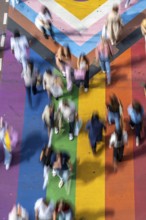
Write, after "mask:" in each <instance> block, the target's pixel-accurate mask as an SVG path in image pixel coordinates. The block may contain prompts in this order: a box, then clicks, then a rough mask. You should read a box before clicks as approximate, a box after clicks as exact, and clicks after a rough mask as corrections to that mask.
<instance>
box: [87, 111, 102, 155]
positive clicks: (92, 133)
mask: <svg viewBox="0 0 146 220" xmlns="http://www.w3.org/2000/svg"><path fill="white" fill-rule="evenodd" d="M86 130H87V131H88V137H89V141H90V145H91V148H92V152H93V154H96V145H97V144H98V143H100V142H101V141H102V140H103V130H106V126H105V125H104V123H103V122H102V121H101V119H100V118H99V115H98V114H97V113H93V114H92V117H91V120H90V121H88V122H87V124H86Z"/></svg>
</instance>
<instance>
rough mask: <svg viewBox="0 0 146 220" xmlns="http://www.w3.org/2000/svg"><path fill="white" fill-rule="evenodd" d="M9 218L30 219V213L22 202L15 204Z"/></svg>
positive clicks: (11, 219) (12, 219) (14, 219)
mask: <svg viewBox="0 0 146 220" xmlns="http://www.w3.org/2000/svg"><path fill="white" fill-rule="evenodd" d="M8 220H29V216H28V213H27V211H26V209H24V208H23V207H22V206H21V205H20V204H18V205H14V206H13V208H12V210H11V212H10V213H9V216H8Z"/></svg>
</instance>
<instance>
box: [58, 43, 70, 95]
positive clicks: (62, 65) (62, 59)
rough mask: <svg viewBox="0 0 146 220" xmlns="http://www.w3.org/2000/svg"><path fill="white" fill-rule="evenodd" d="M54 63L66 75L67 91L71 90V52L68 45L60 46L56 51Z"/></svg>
mask: <svg viewBox="0 0 146 220" xmlns="http://www.w3.org/2000/svg"><path fill="white" fill-rule="evenodd" d="M56 65H57V67H58V68H59V70H60V72H61V73H62V74H63V76H64V77H66V83H67V91H69V92H70V91H71V90H72V87H73V82H72V78H71V52H70V48H69V46H68V45H65V46H60V47H59V49H58V51H57V53H56Z"/></svg>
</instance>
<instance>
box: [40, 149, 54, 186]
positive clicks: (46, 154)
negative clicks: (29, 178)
mask: <svg viewBox="0 0 146 220" xmlns="http://www.w3.org/2000/svg"><path fill="white" fill-rule="evenodd" d="M52 153H53V150H52V148H51V147H49V148H48V146H45V147H44V148H43V149H42V151H41V155H40V161H41V162H42V164H43V166H44V175H43V176H44V183H43V189H46V187H47V185H48V183H49V174H50V169H51V168H52V167H51V162H50V161H51V160H50V159H51V155H52Z"/></svg>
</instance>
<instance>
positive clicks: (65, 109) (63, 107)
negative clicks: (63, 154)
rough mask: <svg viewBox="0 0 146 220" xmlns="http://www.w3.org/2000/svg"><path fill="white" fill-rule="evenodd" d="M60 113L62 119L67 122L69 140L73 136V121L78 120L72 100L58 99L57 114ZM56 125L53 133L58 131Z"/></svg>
mask: <svg viewBox="0 0 146 220" xmlns="http://www.w3.org/2000/svg"><path fill="white" fill-rule="evenodd" d="M59 113H61V114H62V116H63V119H64V120H65V121H66V122H67V123H68V124H69V140H70V141H72V140H73V138H74V128H75V121H76V120H78V114H77V111H76V107H75V104H74V102H72V101H69V100H66V99H63V100H60V101H59V105H58V110H57V115H58V114H59ZM58 130H59V129H58V127H56V128H55V133H58Z"/></svg>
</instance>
